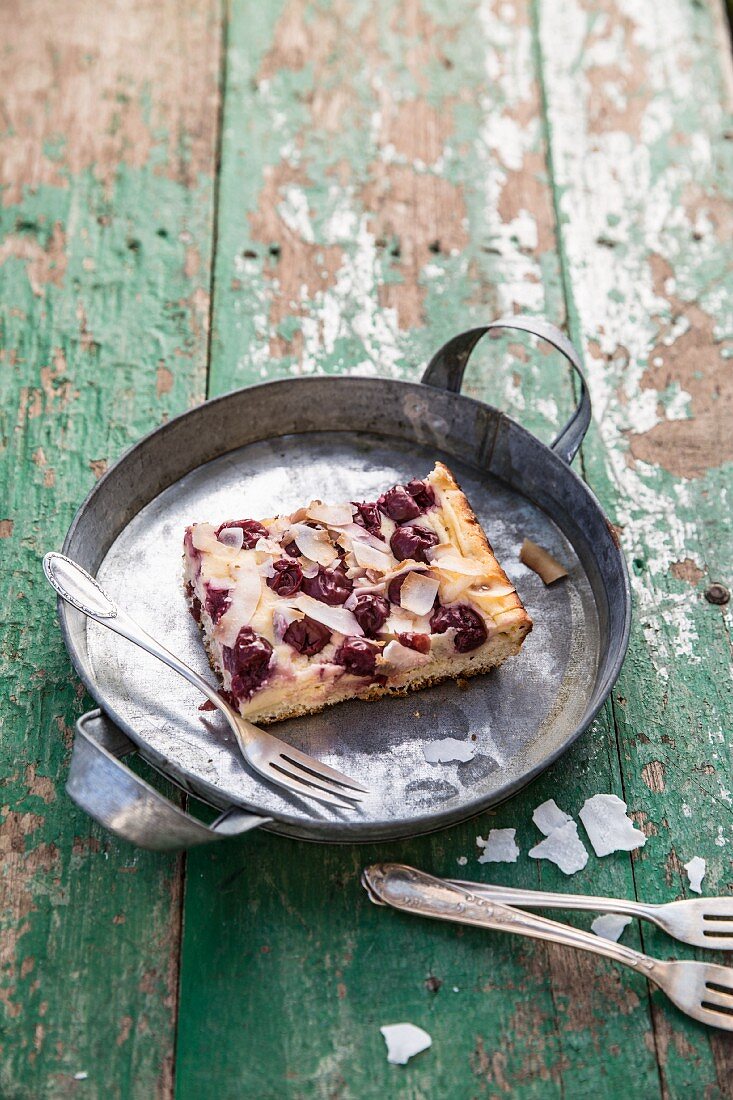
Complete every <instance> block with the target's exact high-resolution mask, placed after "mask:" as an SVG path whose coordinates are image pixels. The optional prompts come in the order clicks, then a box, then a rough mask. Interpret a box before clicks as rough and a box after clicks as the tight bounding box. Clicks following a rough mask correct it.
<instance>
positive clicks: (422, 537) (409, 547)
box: [389, 523, 438, 562]
mask: <svg viewBox="0 0 733 1100" xmlns="http://www.w3.org/2000/svg"><path fill="white" fill-rule="evenodd" d="M389 545H390V548H391V550H392V553H393V554H394V556H395V557H396V558H397V560H398V561H405V560H406V559H407V558H413V559H414V560H415V561H424V562H427V560H428V559H427V557H426V552H427V551H428V550H429V549H430V547H431V546H437V545H438V536H437V535H436V534H435V531H428V530H427V528H425V527H415V526H413V525H411V524H409V523H407V524H405V526H404V527H398V528H397V530H396V531H395V533H394V534H393V535H392V538H391V539H390V543H389Z"/></svg>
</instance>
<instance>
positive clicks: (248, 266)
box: [177, 0, 660, 1100]
mask: <svg viewBox="0 0 733 1100" xmlns="http://www.w3.org/2000/svg"><path fill="white" fill-rule="evenodd" d="M535 61H536V53H535V51H534V49H533V34H532V26H531V20H530V15H529V5H525V4H499V3H496V4H477V3H472V2H470V0H466V2H464V3H461V4H458V5H456V4H452V5H447V4H437V3H427V2H424V3H416V2H412V0H406V2H403V3H384V4H380V5H378V6H376V8H375V6H374V5H366V4H364V5H360V4H348V5H347V4H339V3H336V4H329V5H326V4H309V3H301V2H293V3H288V4H284V5H278V6H275V5H270V6H267V7H266V8H265V7H263V6H262V5H255V4H243V5H241V6H239V7H237V8H236V9H235V10H234V12H233V19H232V25H231V27H230V33H229V55H228V79H227V83H226V96H225V117H224V141H223V159H222V169H221V186H220V195H221V205H220V209H219V213H218V225H219V248H218V253H217V262H216V284H215V285H216V293H215V300H214V310H213V333H212V337H213V359H212V372H211V385H212V392H220V391H222V390H225V389H227V388H230V387H231V386H232V385H236V384H244V383H252V382H256V381H258V380H260V379H261V378H263V377H275V376H283V375H287V374H288V373H291V372H292V373H296V372H300V371H334V372H335V371H341V372H346V371H363V372H370V373H385V374H396V375H398V376H402V377H417V372H418V369H419V366H420V364H422V363H424V361H425V359H426V358H427V356H428V355H429V354H430V352H431V351H432V350H434V349H435V348H436V347H437V346H438V345H439V344H440V342H441V341H442V340H443V339H445V338H446V337H447V336H449V335H451V334H452V333H453V332H455V331H458V330H460V329H461V328H464V327H469V326H470V325H471V324H476V323H479V321H480V320H485V319H486V318H487V317H490V316H495V315H497V314H498V313H500V312H511V311H512V310H514V309H522V310H528V311H530V312H531V311H536V312H542V313H545V314H547V315H548V316H552V317H554V318H556V319H558V320H561V319H562V317H563V315H564V314H563V309H564V307H563V297H562V288H561V278H560V260H559V253H558V248H557V244H556V241H555V233H554V220H553V214H552V210H551V207H550V200H551V190H550V186H549V182H548V178H547V158H546V152H545V148H544V144H543V135H542V127H541V124H540V119H539V102H540V96H539V83H538V73H537V70H536V67H535ZM456 213H457V214H458V216H456ZM454 250H455V251H456V252H457V254H454ZM511 351H512V354H506V353H505V354H504V355H503V356H496V357H495V358H494V356H495V353H494V351H493V348H492V351H491V353H489V352H488V351H487V352H485V353H484V355H483V357H482V359H481V363H482V368H480V369H473V370H472V374H471V377H470V379H469V386H470V389H471V392H472V393H474V394H476V395H478V396H481V397H484V398H487V399H493V400H494V401H495V402H496V403H498V404H501V405H503V406H504V407H507V408H509V409H510V410H511V411H513V412H514V413H515V414H516V415H517V416H518V417H519V418H521V419H522V420H523V421H524V422H526V423H528V424H530V426H532V427H536V428H537V429H538V430H541V431H544V432H545V433H546V434H547V420H548V419H549V420H550V421H551V422H552V424H553V426H554V427H556V426H558V425H559V423H560V422H561V420H560V417H561V416H562V410H563V407H566V406H567V402H568V400H569V393H570V389H569V384H568V380H567V379H566V378H564V377H562V376H558V374H557V373H554V372H556V371H557V369H558V368H557V366H556V364H555V363H554V361H553V360H551V359H548V358H547V357H545V356H543V355H542V354H539V353H537V352H536V351H533V350H531V349H529V348H526V346H525V345H524V344H519V343H518V342H516V343H514V344H513V345H512V349H511ZM496 360H498V361H496ZM487 364H490V371H489V370H487ZM610 790H616V791H618V792H619V793H620V792H621V790H622V786H621V778H620V770H619V761H618V753H617V748H616V741H615V731H614V726H613V721H612V717H611V716H610V713H609V715H606V716H605V717H604V718H603V719H602V720H600V721H599V722H598V723H597V724H596V726H595V728H594V729H593V730H592V731H591V732H590V733H589V734H588V736H587V737H586V738H584V739H583V740H582V742H581V743H580V744H579V745H578V746H576V748H575V749H574V750H573V751H572V752H571V753H570V754H569V755H568V757H566V758H565V759H564V760H563V762H562V764H561V765H560V766H558V767H556V768H555V769H553V771H552V772H551V773H549V774H548V776H546V777H544V778H543V780H542V781H541V782H540V783H537V784H535V785H534V786H533V788H532V789H531V790H530V791H529V792H527V793H526V794H525V795H524V796H522V797H520V798H517V799H514V800H512V802H511V803H510V804H509V805H508V806H506V807H502V808H501V809H500V810H499V811H497V812H496V813H495V814H491V815H486V816H485V817H484V818H483V819H481V820H479V821H477V822H474V823H471V824H470V825H466V826H463V827H459V828H456V829H453V830H450V831H449V832H447V833H444V834H441V835H439V836H437V837H431V838H426V839H424V840H421V841H414V842H411V843H409V844H399V845H387V846H385V845H382V846H380V847H379V849H369V848H342V849H339V848H315V847H312V846H307V845H298V844H295V843H294V842H289V841H284V840H282V839H276V838H268V837H266V836H264V835H262V836H250V837H247V839H246V841H245V842H243V843H242V844H238V845H231V846H228V847H227V848H223V849H219V850H218V851H216V852H197V853H193V854H192V855H191V856H190V857H189V875H188V879H187V889H186V905H185V937H184V950H183V963H182V984H181V990H182V1002H181V1003H182V1010H181V1018H180V1029H179V1037H180V1042H179V1052H180V1053H179V1059H178V1071H179V1072H178V1078H177V1082H178V1083H177V1095H178V1097H179V1100H189V1097H190V1098H193V1097H196V1098H197V1100H198V1098H200V1097H205V1096H215V1095H216V1096H220V1095H221V1096H226V1097H229V1096H231V1097H235V1096H240V1095H243V1094H250V1095H257V1096H262V1097H276V1096H281V1095H288V1096H293V1097H311V1096H313V1097H328V1096H333V1095H338V1096H341V1097H344V1098H346V1097H363V1096H376V1095H389V1096H396V1097H397V1096H399V1097H405V1098H407V1097H417V1096H421V1097H423V1096H424V1097H453V1096H455V1097H465V1096H482V1095H489V1096H497V1095H501V1094H502V1093H504V1092H507V1093H518V1094H520V1095H522V1096H523V1097H541V1098H545V1097H556V1096H557V1097H559V1096H563V1095H567V1096H585V1095H589V1094H590V1093H591V1092H592V1091H594V1090H597V1089H604V1090H605V1091H606V1092H607V1093H608V1094H609V1095H621V1094H622V1093H623V1092H624V1091H626V1089H627V1088H628V1087H629V1082H630V1081H631V1082H633V1085H634V1088H635V1090H636V1091H637V1092H638V1094H639V1095H640V1096H643V1097H645V1098H646V1097H650V1098H651V1097H655V1096H658V1095H659V1093H660V1083H659V1076H658V1071H657V1067H656V1061H655V1053H654V1043H653V1035H652V1031H651V1024H650V1017H649V1007H648V999H647V991H646V986H645V984H644V983H643V982H642V981H640V980H638V979H637V978H636V976H634V975H629V974H625V973H623V974H622V973H619V971H618V969H617V968H613V967H611V966H610V965H608V966H606V965H605V964H604V963H602V962H600V961H598V960H594V959H591V958H590V957H575V956H570V955H569V954H568V953H565V952H559V951H551V950H547V949H545V948H543V947H541V946H538V945H534V946H533V945H528V944H525V943H519V942H517V941H511V940H509V939H508V938H505V937H499V936H497V937H485V936H480V935H478V934H476V935H474V934H473V933H471V932H469V931H468V930H466V931H464V932H460V931H456V930H455V929H449V928H442V927H440V926H438V925H433V924H429V923H426V924H421V923H420V922H418V921H415V920H414V919H410V918H407V917H404V918H403V917H400V916H399V915H396V914H390V913H384V912H382V911H377V910H375V909H373V907H371V906H370V905H369V904H368V903H367V902H366V900H365V898H364V897H363V895H362V892H361V890H360V888H359V885H358V872H359V869H360V868H361V866H362V865H363V864H364V863H365V862H367V861H368V860H370V859H372V858H376V857H382V858H390V857H391V858H400V859H405V860H408V861H413V862H415V863H417V864H418V865H422V866H424V867H426V868H433V869H434V870H435V871H436V872H438V873H441V872H442V873H446V874H447V873H451V872H452V873H455V872H456V871H457V870H458V869H459V868H458V865H457V863H456V860H457V858H458V857H459V856H462V855H467V856H468V857H469V859H470V864H469V867H468V868H467V870H468V871H469V872H470V873H472V874H475V875H476V876H477V877H482V876H483V877H486V878H488V877H489V875H488V874H487V871H488V869H487V868H480V867H478V866H477V865H476V863H475V854H476V848H475V843H474V839H475V836H476V833H478V832H480V833H483V834H484V835H485V834H486V831H487V829H488V828H490V827H492V826H495V827H496V826H516V827H517V828H518V830H519V832H518V839H519V841H520V844H521V847H522V850H523V852H525V853H526V851H527V849H528V848H529V847H530V846H531V845H532V844H534V843H535V842H536V841H537V839H538V834H537V831H536V830H535V828H534V826H533V825H532V824H531V820H530V818H531V810H532V808H533V807H534V806H536V805H537V804H538V803H539V802H541V801H543V799H544V798H547V797H549V796H550V795H553V796H554V797H556V798H557V800H558V802H559V803H560V804H561V805H563V806H564V807H565V808H566V809H567V810H569V811H573V812H577V810H578V809H579V808H580V806H581V805H582V802H583V800H584V798H585V797H586V796H588V795H590V794H593V793H596V792H597V791H610ZM632 808H633V809H636V805H635V804H633V803H632ZM491 871H492V874H493V877H495V878H496V879H497V880H499V881H512V882H515V883H520V884H521V883H526V884H527V885H532V884H535V883H537V882H538V881H539V882H542V883H543V884H544V885H546V886H547V887H548V888H553V887H554V888H560V889H562V888H563V887H565V888H567V886H568V882H567V880H566V879H564V878H563V876H562V875H561V874H560V872H556V873H554V874H553V872H552V868H551V867H549V866H546V865H542V866H538V865H536V864H535V863H534V862H533V861H530V860H528V859H527V858H526V856H522V858H521V860H520V862H519V863H518V864H517V865H516V867H507V868H501V867H497V868H492V869H491ZM573 886H574V887H575V888H577V889H579V890H580V889H584V888H585V889H587V890H593V889H595V890H604V891H609V892H615V893H617V894H625V893H626V894H629V895H631V894H633V875H632V868H631V865H630V863H629V862H628V861H627V860H626V859H624V858H623V857H619V858H618V859H607V860H604V861H599V860H597V859H595V858H594V857H593V856H591V860H590V862H589V865H588V867H587V869H586V871H585V872H583V873H582V874H581V875H579V876H577V879H576V880H574V882H573ZM579 923H583V924H584V925H585V926H586V927H587V926H588V924H589V920H588V918H584V919H583V920H582V921H580V922H579ZM627 936H628V937H629V942H633V940H634V933H633V931H632V930H629V932H628V933H627ZM636 942H638V939H637V941H636ZM431 975H432V976H433V977H436V978H438V979H439V980H440V981H441V982H442V983H443V984H442V985H441V986H440V989H439V991H438V992H437V993H434V992H431V991H430V989H429V988H428V986H427V985H426V979H427V978H428V977H430V976H431ZM454 986H455V987H456V988H457V989H458V992H456V993H454V992H453V988H454ZM212 1005H219V1006H226V1007H225V1009H224V1010H223V1011H221V1012H212V1011H211V1006H212ZM397 1020H412V1021H413V1022H415V1023H418V1024H421V1025H422V1026H425V1027H426V1028H427V1030H428V1031H430V1033H431V1034H432V1036H433V1039H434V1046H433V1048H432V1050H431V1051H430V1053H429V1054H427V1055H425V1056H423V1057H421V1059H419V1060H417V1061H416V1062H415V1063H413V1064H412V1065H411V1066H409V1067H408V1068H407V1070H403V1069H399V1068H396V1067H391V1066H388V1065H387V1064H386V1060H385V1056H384V1046H383V1041H382V1039H381V1036H380V1035H379V1030H378V1029H379V1026H380V1025H381V1024H384V1023H388V1022H396V1021H397ZM214 1049H215V1050H216V1051H217V1057H216V1058H215V1059H212V1058H211V1056H210V1052H211V1051H212V1050H214ZM253 1052H255V1053H254V1054H253Z"/></svg>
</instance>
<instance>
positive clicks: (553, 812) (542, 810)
mask: <svg viewBox="0 0 733 1100" xmlns="http://www.w3.org/2000/svg"><path fill="white" fill-rule="evenodd" d="M532 820H533V821H534V823H535V825H536V826H537V828H538V829H539V831H540V832H541V833H544V835H545V836H549V835H550V833H552V832H554V830H555V829H561V828H562V827H563V825H567V823H568V821H572V820H573V819H572V817H571V816H570V814H566V813H565V811H564V810H561V809H560V807H559V806H558V804H557V802H556V801H555V799H554V798H548V799H547V802H543V803H542V805H540V806H538V807H537V809H536V810H535V811H534V813H533V814H532Z"/></svg>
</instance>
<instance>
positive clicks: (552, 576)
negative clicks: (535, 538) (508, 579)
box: [519, 539, 568, 586]
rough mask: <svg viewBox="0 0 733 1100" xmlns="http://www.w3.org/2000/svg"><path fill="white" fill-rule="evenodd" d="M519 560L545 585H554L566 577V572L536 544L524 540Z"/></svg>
mask: <svg viewBox="0 0 733 1100" xmlns="http://www.w3.org/2000/svg"><path fill="white" fill-rule="evenodd" d="M519 560H520V561H521V563H522V565H526V566H527V568H528V569H531V570H532V571H533V572H534V573H536V574H537V576H538V577H540V578H541V579H542V581H543V582H544V583H545V584H546V585H548V586H549V585H551V584H554V583H555V581H559V580H561V579H562V577H567V575H568V571H567V569H566V568H565V567H564V566H563V565H560V562H559V561H557V560H556V559H555V558H553V556H552V554H550V553H548V551H547V550H543V549H542V547H541V546H538V545H537V543H536V542H532V540H531V539H525V540H524V542H523V543H522V549H521V550H520V551H519Z"/></svg>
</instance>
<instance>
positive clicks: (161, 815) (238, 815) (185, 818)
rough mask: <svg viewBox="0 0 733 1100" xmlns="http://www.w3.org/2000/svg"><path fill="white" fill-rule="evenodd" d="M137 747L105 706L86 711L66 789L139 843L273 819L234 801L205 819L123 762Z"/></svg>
mask: <svg viewBox="0 0 733 1100" xmlns="http://www.w3.org/2000/svg"><path fill="white" fill-rule="evenodd" d="M134 751H135V745H134V744H133V742H132V741H130V739H129V738H128V737H126V736H125V734H124V733H122V731H121V730H119V729H118V728H117V726H116V725H115V724H114V723H113V722H112V721H111V720H110V719H109V718H108V717H107V716H106V715H105V714H103V713H102V711H101V710H90V711H88V712H87V713H86V714H83V715H82V716H81V718H79V719H78V720H77V723H76V736H75V738H74V748H73V752H72V755H71V765H70V767H69V778H68V780H67V783H66V790H67V792H68V794H69V795H70V797H71V798H72V799H73V800H74V802H76V804H77V806H80V807H81V809H82V810H85V811H86V812H87V813H88V814H89V815H90V816H91V817H93V818H94V820H95V821H98V822H99V824H100V825H103V826H104V827H105V829H109V830H110V832H112V833H114V834H115V835H116V836H118V837H121V838H122V839H123V840H128V841H129V842H130V843H131V844H135V845H137V847H138V848H148V849H150V850H151V851H155V852H175V851H178V850H179V849H181V848H193V847H196V846H197V845H199V844H208V843H209V842H210V841H213V840H224V839H226V838H227V837H233V836H240V835H241V834H242V833H246V832H249V830H250V829H254V828H256V827H257V826H258V825H264V824H266V823H267V822H268V821H269V820H270V818H268V817H256V816H255V815H254V814H249V813H247V812H246V810H241V809H238V808H236V807H232V809H230V810H225V811H224V812H223V813H222V814H220V816H219V817H218V818H217V819H216V821H214V822H213V824H212V825H204V824H203V822H201V821H197V819H196V818H195V817H192V816H191V815H190V814H187V813H186V812H185V811H184V810H182V809H180V808H179V807H178V806H176V805H174V804H173V803H172V802H170V801H169V800H168V799H167V798H166V797H165V796H164V795H162V794H160V792H159V791H156V790H155V788H154V787H151V786H150V784H149V783H146V782H145V780H144V779H141V778H140V777H139V776H138V775H135V773H134V772H133V771H131V770H130V769H129V768H128V767H127V766H126V765H125V764H123V763H122V760H121V759H120V757H122V756H126V755H127V754H128V753H130V752H134Z"/></svg>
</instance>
